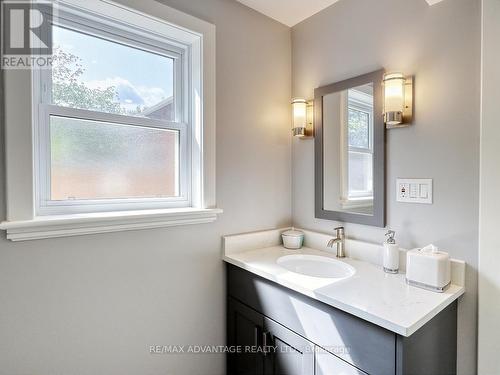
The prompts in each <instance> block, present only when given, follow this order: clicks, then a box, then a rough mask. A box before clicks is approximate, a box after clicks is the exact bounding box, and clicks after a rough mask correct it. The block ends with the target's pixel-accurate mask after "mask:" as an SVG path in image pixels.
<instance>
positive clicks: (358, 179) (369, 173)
mask: <svg viewBox="0 0 500 375" xmlns="http://www.w3.org/2000/svg"><path fill="white" fill-rule="evenodd" d="M371 195H373V156H372V155H371V154H368V153H363V152H354V151H349V197H360V196H371Z"/></svg>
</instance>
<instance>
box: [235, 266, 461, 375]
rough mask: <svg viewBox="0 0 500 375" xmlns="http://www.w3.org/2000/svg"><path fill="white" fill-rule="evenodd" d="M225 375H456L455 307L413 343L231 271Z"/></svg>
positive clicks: (244, 273)
mask: <svg viewBox="0 0 500 375" xmlns="http://www.w3.org/2000/svg"><path fill="white" fill-rule="evenodd" d="M227 291H228V319H227V324H228V326H227V334H228V345H231V346H233V347H238V348H240V350H241V352H239V353H233V354H229V355H228V362H227V369H228V371H227V374H228V375H243V374H245V375H247V374H252V375H264V374H265V375H455V374H456V339H457V336H456V331H457V320H456V313H457V304H456V302H454V303H452V304H451V305H449V306H448V307H447V308H445V309H444V310H443V311H442V312H440V313H439V314H438V315H437V316H436V317H434V318H433V319H432V320H431V321H430V322H429V323H427V324H426V325H425V326H423V327H422V328H420V329H419V330H418V331H417V332H415V333H414V334H413V335H411V336H409V337H403V336H400V335H398V334H396V333H394V332H391V331H389V330H386V329H384V328H382V327H379V326H377V325H375V324H372V323H370V322H367V321H365V320H363V319H360V318H357V317H355V316H353V315H350V314H348V313H346V312H343V311H341V310H338V309H336V308H334V307H331V306H329V305H326V304H324V303H322V302H319V301H317V300H314V299H312V298H309V297H307V296H304V295H302V294H300V293H298V292H295V291H293V290H290V289H288V288H285V287H282V286H280V285H278V284H276V283H274V282H272V281H269V280H266V279H264V278H261V277H259V276H256V275H254V274H252V273H250V272H248V271H245V270H243V269H241V268H239V267H236V266H233V265H230V264H228V265H227Z"/></svg>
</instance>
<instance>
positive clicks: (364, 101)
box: [342, 85, 373, 206]
mask: <svg viewBox="0 0 500 375" xmlns="http://www.w3.org/2000/svg"><path fill="white" fill-rule="evenodd" d="M372 90H373V87H372V86H370V85H364V86H360V87H358V88H355V89H349V90H348V92H347V103H346V107H347V108H346V109H345V111H346V118H347V121H346V127H347V129H346V137H345V142H346V147H345V148H344V149H345V150H346V153H347V156H346V157H345V158H344V159H345V167H344V169H345V170H346V173H344V174H343V175H344V176H345V180H344V181H343V194H342V197H343V198H342V200H343V202H344V203H345V204H346V205H352V204H354V203H355V204H356V205H357V206H363V205H365V203H366V204H368V205H371V203H370V202H371V201H372V200H373V92H370V91H372Z"/></svg>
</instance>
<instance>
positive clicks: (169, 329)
mask: <svg viewBox="0 0 500 375" xmlns="http://www.w3.org/2000/svg"><path fill="white" fill-rule="evenodd" d="M133 1H134V0H123V1H122V2H126V3H127V4H133V3H134V2H133ZM135 1H138V0H135ZM148 1H152V0H148ZM165 3H167V4H168V5H172V6H174V7H177V8H179V9H180V10H183V11H186V12H188V13H191V14H193V15H195V16H198V17H200V18H203V19H205V20H207V21H210V22H212V23H214V24H215V25H216V27H217V203H218V206H219V207H221V208H223V209H224V214H223V215H221V216H220V218H219V220H218V221H217V222H215V223H214V224H206V225H197V226H185V227H176V228H166V229H155V230H144V231H130V232H121V233H110V234H102V235H91V236H82V237H69V238H61V239H51V240H38V241H30V242H24V243H12V242H10V241H7V240H5V234H4V233H1V234H0V235H1V236H2V238H1V239H0V305H1V308H0V332H1V334H0V337H1V338H0V374H1V375H20V374H23V375H24V374H38V375H54V374H65V375H71V374H78V375H95V374H109V375H111V374H116V375H127V374H130V375H137V374H148V375H152V374H158V375H159V374H162V375H164V374H175V375H183V374H185V375H196V374H200V375H211V374H213V375H221V374H222V373H223V368H224V360H223V357H222V356H212V355H198V356H190V357H188V356H187V355H179V356H173V355H157V356H152V355H150V354H149V352H148V351H149V345H155V344H158V345H168V344H217V343H219V344H223V343H224V342H225V302H224V301H225V299H224V296H225V286H224V272H223V265H222V262H221V259H220V251H221V240H220V238H221V235H223V234H228V233H235V232H242V231H249V230H258V229H267V228H273V227H279V226H283V225H289V224H290V218H291V204H290V202H291V192H290V186H291V168H290V153H291V140H290V131H289V130H290V105H289V101H290V75H291V68H290V54H291V52H290V29H289V28H287V27H285V26H283V25H281V24H279V23H277V22H275V21H272V20H270V19H268V18H266V17H264V16H262V15H260V14H258V13H256V12H254V11H251V10H249V9H248V8H246V7H244V6H242V5H240V4H238V3H236V2H234V1H232V0H191V1H186V0H182V1H165ZM21 110H22V109H21ZM2 129H3V127H2ZM0 145H2V146H0V147H3V140H2V139H0ZM0 158H2V160H0V165H1V166H2V167H1V169H2V170H0V176H2V177H1V178H2V184H1V185H2V189H3V183H4V181H3V178H4V177H3V176H4V170H3V164H4V162H3V152H2V153H1V157H0ZM1 193H2V194H0V196H1V198H0V206H1V207H0V212H2V213H3V212H4V211H5V201H4V193H3V190H2V191H1ZM2 216H3V217H1V218H0V219H3V218H4V215H2Z"/></svg>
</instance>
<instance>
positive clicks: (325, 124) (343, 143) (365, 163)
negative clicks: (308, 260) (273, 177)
mask: <svg viewBox="0 0 500 375" xmlns="http://www.w3.org/2000/svg"><path fill="white" fill-rule="evenodd" d="M382 77H383V71H377V72H373V73H370V74H366V75H363V76H360V77H356V78H352V79H349V80H346V81H342V82H338V83H334V84H332V85H328V86H324V87H320V88H318V89H316V90H315V112H316V113H315V127H316V141H315V142H316V143H315V149H316V157H315V164H316V165H315V170H316V217H318V218H322V219H330V220H337V221H345V222H353V223H360V224H369V225H375V226H381V227H383V226H384V225H385V217H384V216H385V215H384V207H385V200H384V198H385V197H384V195H385V189H384V185H385V184H384V175H385V173H384V154H385V149H384V148H385V147H384V143H385V142H384V131H385V127H384V123H383V118H382Z"/></svg>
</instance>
